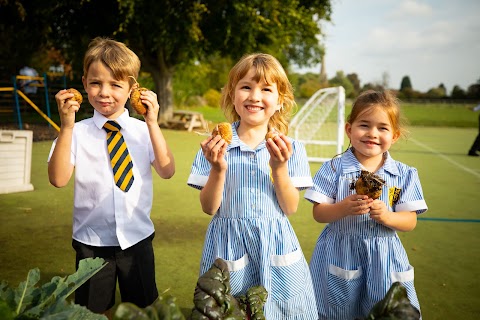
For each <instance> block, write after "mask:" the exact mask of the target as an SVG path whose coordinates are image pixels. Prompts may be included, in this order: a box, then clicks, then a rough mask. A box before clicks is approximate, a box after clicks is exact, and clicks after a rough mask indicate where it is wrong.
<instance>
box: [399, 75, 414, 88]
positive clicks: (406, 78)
mask: <svg viewBox="0 0 480 320" xmlns="http://www.w3.org/2000/svg"><path fill="white" fill-rule="evenodd" d="M407 89H413V87H412V82H411V81H410V77H409V76H404V77H403V78H402V83H401V84H400V91H405V90H407Z"/></svg>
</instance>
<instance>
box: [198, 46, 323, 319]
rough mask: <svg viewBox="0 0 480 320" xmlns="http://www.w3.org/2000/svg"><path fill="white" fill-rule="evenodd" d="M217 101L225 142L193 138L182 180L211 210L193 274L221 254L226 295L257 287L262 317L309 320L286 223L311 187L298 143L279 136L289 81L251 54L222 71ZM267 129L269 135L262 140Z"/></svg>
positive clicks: (300, 264)
mask: <svg viewBox="0 0 480 320" xmlns="http://www.w3.org/2000/svg"><path fill="white" fill-rule="evenodd" d="M221 103H222V109H223V111H224V113H225V115H226V117H227V119H229V120H230V121H231V122H233V123H232V129H233V130H232V131H233V138H232V141H231V143H230V144H228V143H227V142H226V141H225V140H224V139H222V138H221V137H220V135H217V136H215V137H212V136H210V137H208V138H207V139H206V140H204V141H203V142H201V150H199V152H198V153H197V155H196V157H195V160H194V163H193V166H192V170H191V174H190V176H189V178H188V185H190V186H192V187H195V188H197V189H200V190H201V191H200V202H201V205H202V209H203V211H204V212H205V213H207V214H210V215H213V219H212V220H211V222H210V224H209V226H208V229H207V233H206V238H205V245H204V249H203V254H202V261H201V266H200V274H203V273H204V272H206V271H207V270H208V269H209V268H210V267H211V266H212V264H213V262H214V261H215V259H216V258H217V257H219V258H222V259H224V260H226V261H227V265H228V267H229V271H230V283H231V287H232V292H231V293H232V295H234V296H238V295H242V294H245V292H246V290H247V289H248V288H250V287H252V286H257V285H262V286H264V287H265V289H266V290H267V291H268V299H267V302H266V303H265V306H264V312H265V316H266V318H267V319H272V320H273V319H282V320H286V319H292V320H293V319H317V311H316V308H315V296H314V293H313V285H312V281H311V277H310V271H309V268H308V264H307V262H306V260H305V257H304V255H303V252H302V250H301V248H300V244H299V242H298V239H297V236H296V234H295V232H294V230H293V228H292V226H291V224H290V222H289V220H288V216H289V215H291V214H293V213H294V212H295V211H297V207H298V202H299V198H300V195H299V190H301V189H306V188H308V187H310V186H311V185H312V178H311V175H310V168H309V164H308V161H307V155H306V151H305V147H304V146H303V145H302V144H301V143H299V142H298V141H295V140H293V139H291V138H288V137H287V136H286V134H287V131H288V119H289V116H290V113H291V110H292V108H293V107H294V106H295V101H294V98H293V89H292V86H291V84H290V82H289V80H288V78H287V76H286V74H285V71H284V69H283V68H282V66H281V65H280V63H279V62H278V61H277V60H276V59H275V58H274V57H272V56H271V55H268V54H251V55H247V56H244V57H243V58H242V59H241V60H240V61H239V62H238V63H237V64H236V65H235V66H234V67H233V68H232V70H231V71H230V73H229V78H228V82H227V84H226V86H225V87H224V89H223V93H222V102H221ZM270 128H275V130H276V133H277V135H276V136H275V137H274V138H268V139H267V140H265V136H266V134H267V132H268V131H269V129H270Z"/></svg>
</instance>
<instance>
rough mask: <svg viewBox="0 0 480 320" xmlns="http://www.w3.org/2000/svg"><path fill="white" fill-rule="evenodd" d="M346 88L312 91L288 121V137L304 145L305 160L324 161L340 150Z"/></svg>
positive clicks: (342, 135)
mask: <svg viewBox="0 0 480 320" xmlns="http://www.w3.org/2000/svg"><path fill="white" fill-rule="evenodd" d="M344 126H345V89H344V88H343V87H332V88H324V89H320V90H318V91H317V92H315V93H314V94H313V95H312V97H311V98H310V99H308V101H307V102H306V103H305V104H304V105H303V107H301V108H300V110H299V111H298V112H297V113H296V114H295V116H294V117H293V118H292V120H291V122H290V135H292V136H293V138H295V139H296V140H299V141H300V142H303V144H304V145H305V148H306V149H307V155H308V161H310V162H325V161H327V160H329V159H331V158H332V157H334V156H335V155H337V154H339V153H341V152H342V151H343V140H344V130H345V128H344Z"/></svg>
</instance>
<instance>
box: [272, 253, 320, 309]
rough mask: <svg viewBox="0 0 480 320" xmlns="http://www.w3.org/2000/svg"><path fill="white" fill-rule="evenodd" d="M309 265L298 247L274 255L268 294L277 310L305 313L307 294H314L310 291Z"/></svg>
mask: <svg viewBox="0 0 480 320" xmlns="http://www.w3.org/2000/svg"><path fill="white" fill-rule="evenodd" d="M307 268H308V266H307V264H306V262H305V259H304V258H303V254H302V252H301V250H299V249H297V250H295V251H293V252H291V253H289V254H286V255H280V256H272V287H271V292H269V293H268V294H269V295H271V297H272V302H273V304H274V305H275V306H276V308H275V309H276V310H282V312H283V313H284V314H290V315H294V314H303V313H305V310H306V309H307V306H306V303H307V302H308V300H309V299H308V297H307V295H309V294H310V295H312V296H313V291H310V290H309V289H310V287H309V286H311V283H310V284H308V285H307V280H309V281H310V278H309V274H308V273H307V271H308V269H307Z"/></svg>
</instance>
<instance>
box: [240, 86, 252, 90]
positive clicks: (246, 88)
mask: <svg viewBox="0 0 480 320" xmlns="http://www.w3.org/2000/svg"><path fill="white" fill-rule="evenodd" d="M241 89H244V90H248V89H250V87H249V86H242V87H241Z"/></svg>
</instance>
